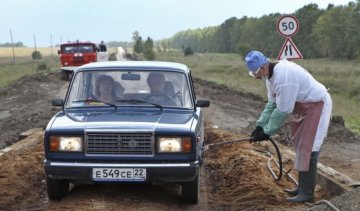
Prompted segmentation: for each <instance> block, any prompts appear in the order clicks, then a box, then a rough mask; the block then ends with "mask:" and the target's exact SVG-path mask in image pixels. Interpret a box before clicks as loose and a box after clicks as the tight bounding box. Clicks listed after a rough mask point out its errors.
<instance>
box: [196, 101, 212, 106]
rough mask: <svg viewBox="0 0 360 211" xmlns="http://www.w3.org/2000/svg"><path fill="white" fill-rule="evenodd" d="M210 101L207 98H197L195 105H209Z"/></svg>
mask: <svg viewBox="0 0 360 211" xmlns="http://www.w3.org/2000/svg"><path fill="white" fill-rule="evenodd" d="M209 106H210V101H209V100H197V101H196V107H209Z"/></svg>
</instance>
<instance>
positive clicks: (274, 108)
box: [245, 51, 332, 202]
mask: <svg viewBox="0 0 360 211" xmlns="http://www.w3.org/2000/svg"><path fill="white" fill-rule="evenodd" d="M245 63H246V65H247V68H248V71H249V75H251V76H253V77H255V78H257V79H263V80H264V81H265V82H266V87H267V93H268V102H267V104H266V105H265V108H264V110H263V112H262V113H261V115H260V118H259V119H258V120H257V122H256V129H255V130H254V131H253V132H252V134H251V139H252V140H253V141H264V140H268V139H269V138H270V136H271V135H274V134H275V133H276V132H277V131H278V129H279V128H280V127H281V126H282V125H283V123H284V122H285V119H286V117H287V116H289V114H291V113H292V114H293V119H292V127H291V140H292V143H293V147H294V150H295V153H296V158H295V162H294V168H295V169H296V170H297V171H298V172H299V183H298V186H297V188H296V189H294V190H288V189H285V192H287V193H289V194H291V195H294V197H290V198H287V200H288V201H290V202H314V201H315V196H314V190H315V185H316V174H317V162H318V156H319V151H320V148H321V145H322V143H323V141H324V139H325V137H326V135H327V130H328V127H329V123H330V117H331V110H332V100H331V97H330V95H329V93H328V92H327V90H326V88H325V86H324V85H323V84H321V83H319V82H318V81H316V80H315V79H314V78H313V76H312V75H311V74H310V73H309V72H308V71H307V70H305V69H304V68H303V67H301V66H299V65H297V64H296V63H294V62H291V61H288V60H285V59H284V60H280V61H276V62H271V61H270V59H268V58H267V57H265V56H264V55H263V54H262V53H261V52H259V51H250V52H249V53H248V54H247V55H246V57H245Z"/></svg>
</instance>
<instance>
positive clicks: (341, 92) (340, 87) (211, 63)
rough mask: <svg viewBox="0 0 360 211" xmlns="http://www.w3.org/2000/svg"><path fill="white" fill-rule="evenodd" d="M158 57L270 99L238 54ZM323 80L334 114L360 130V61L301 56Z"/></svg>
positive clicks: (301, 63) (208, 77) (314, 74)
mask: <svg viewBox="0 0 360 211" xmlns="http://www.w3.org/2000/svg"><path fill="white" fill-rule="evenodd" d="M157 60H163V61H175V62H180V63H184V64H186V65H188V66H189V67H190V68H191V69H192V73H193V75H194V76H195V77H199V78H202V79H205V80H209V81H214V82H216V83H219V84H223V85H226V86H228V87H230V88H232V89H235V90H238V91H241V92H252V93H255V94H258V95H260V96H262V97H263V98H264V99H266V88H265V85H264V83H263V82H262V81H261V80H255V79H253V78H251V77H249V76H248V73H247V70H246V66H245V63H244V62H243V58H242V57H241V56H240V55H238V54H196V55H193V56H188V57H184V56H183V53H180V52H170V53H157ZM295 62H296V63H298V64H300V65H302V66H303V67H305V68H306V69H307V70H308V71H309V72H311V73H312V74H313V76H314V77H315V78H316V79H317V80H318V81H320V82H322V83H323V84H324V85H325V86H326V87H327V88H329V89H330V90H329V93H330V94H331V96H332V99H333V103H334V108H333V115H338V116H343V117H344V119H345V124H346V126H347V127H348V128H350V129H351V130H352V131H353V132H356V133H357V134H360V82H359V81H360V68H359V65H360V63H359V62H354V61H348V60H346V61H345V60H342V61H336V60H331V59H316V60H299V61H295Z"/></svg>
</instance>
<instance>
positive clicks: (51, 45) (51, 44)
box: [50, 34, 53, 57]
mask: <svg viewBox="0 0 360 211" xmlns="http://www.w3.org/2000/svg"><path fill="white" fill-rule="evenodd" d="M50 47H51V57H52V56H53V43H52V34H50Z"/></svg>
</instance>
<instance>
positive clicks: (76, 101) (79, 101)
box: [72, 99, 117, 109]
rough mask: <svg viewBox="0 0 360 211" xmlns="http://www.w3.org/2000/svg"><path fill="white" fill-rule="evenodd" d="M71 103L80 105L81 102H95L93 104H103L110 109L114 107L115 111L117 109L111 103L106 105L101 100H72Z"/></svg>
mask: <svg viewBox="0 0 360 211" xmlns="http://www.w3.org/2000/svg"><path fill="white" fill-rule="evenodd" d="M72 102H73V103H82V102H89V103H91V102H95V103H104V104H105V105H109V106H111V107H114V108H115V109H117V106H116V105H114V104H112V103H108V102H105V101H102V100H97V99H86V100H74V101H72Z"/></svg>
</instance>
